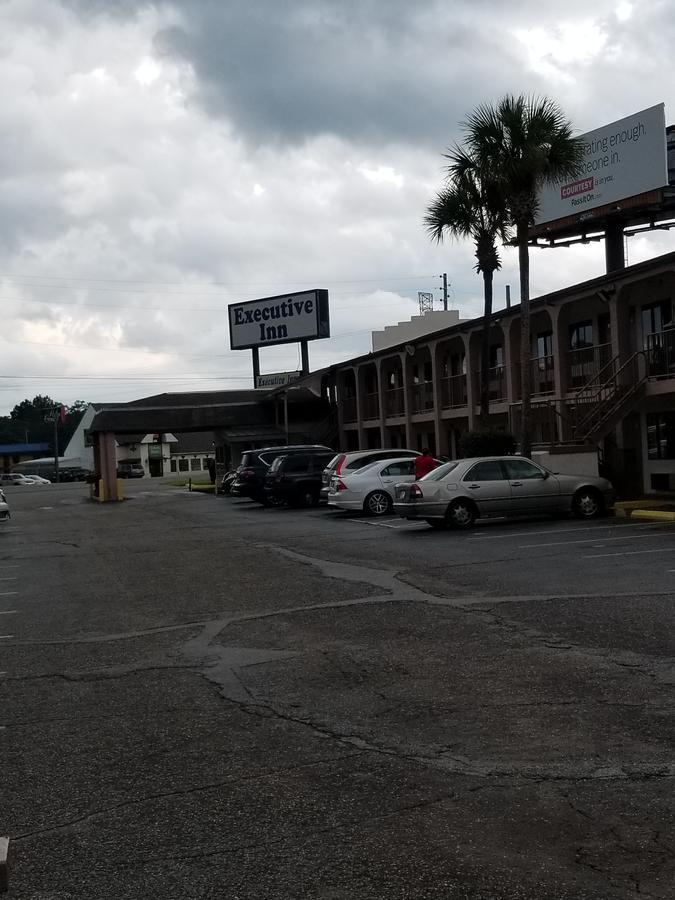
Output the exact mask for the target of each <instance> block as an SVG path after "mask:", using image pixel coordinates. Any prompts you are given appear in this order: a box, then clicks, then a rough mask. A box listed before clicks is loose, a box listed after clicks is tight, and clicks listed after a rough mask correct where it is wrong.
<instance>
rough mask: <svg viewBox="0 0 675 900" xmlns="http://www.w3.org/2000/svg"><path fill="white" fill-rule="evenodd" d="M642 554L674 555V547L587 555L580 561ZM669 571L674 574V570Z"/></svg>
mask: <svg viewBox="0 0 675 900" xmlns="http://www.w3.org/2000/svg"><path fill="white" fill-rule="evenodd" d="M642 553H675V547H658V548H657V549H655V550H619V552H618V553H589V554H586V555H584V556H582V557H581V558H582V559H598V558H599V557H601V556H637V555H639V554H642ZM671 571H673V572H675V569H672V570H671Z"/></svg>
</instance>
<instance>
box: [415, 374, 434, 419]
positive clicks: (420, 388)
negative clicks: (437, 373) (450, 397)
mask: <svg viewBox="0 0 675 900" xmlns="http://www.w3.org/2000/svg"><path fill="white" fill-rule="evenodd" d="M411 400H412V409H411V412H412V414H413V415H418V414H419V413H425V412H433V411H434V385H433V383H432V382H431V381H423V382H422V383H420V384H414V385H413V389H412V397H411Z"/></svg>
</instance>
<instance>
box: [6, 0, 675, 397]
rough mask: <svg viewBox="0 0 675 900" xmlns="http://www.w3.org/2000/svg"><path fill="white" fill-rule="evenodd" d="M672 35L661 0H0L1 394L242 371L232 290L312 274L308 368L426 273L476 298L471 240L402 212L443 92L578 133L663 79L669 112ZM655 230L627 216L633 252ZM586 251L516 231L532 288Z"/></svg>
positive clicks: (348, 352) (176, 383)
mask: <svg viewBox="0 0 675 900" xmlns="http://www.w3.org/2000/svg"><path fill="white" fill-rule="evenodd" d="M674 45H675V17H673V15H672V2H671V0H634V2H627V0H620V2H610V0H596V2H595V3H593V4H589V3H588V2H587V0H584V2H581V0H567V2H566V3H564V4H561V3H553V2H548V3H542V2H541V0H537V2H534V0H522V2H519V0H513V2H510V3H504V2H500V0H439V2H435V0H419V2H416V3H412V2H410V0H220V2H216V0H172V2H163V0H156V2H154V3H145V2H142V0H0V84H2V85H3V102H2V104H0V132H1V140H0V182H1V189H0V279H1V281H2V284H1V285H0V305H1V309H2V316H1V318H0V376H1V377H0V414H5V413H7V412H8V411H9V410H10V409H11V407H12V406H13V405H14V404H15V403H16V402H18V401H20V400H21V399H23V398H24V397H32V396H34V394H35V393H38V392H39V393H49V394H50V395H51V396H52V397H54V398H55V399H58V400H61V401H62V402H65V403H70V402H72V401H74V400H76V399H86V400H105V401H114V400H120V401H123V400H128V399H134V398H138V397H142V396H146V395H149V394H153V393H157V392H159V391H162V390H174V391H176V390H190V389H211V388H213V389H216V388H223V387H248V386H251V361H250V354H249V353H248V352H246V351H244V352H238V353H236V352H231V351H230V350H229V347H228V340H229V339H228V329H227V314H226V307H227V304H228V303H231V302H233V301H235V300H245V299H253V298H256V297H264V296H268V295H273V294H278V293H283V292H286V291H291V290H300V289H306V288H310V287H323V288H327V289H328V290H329V293H330V298H331V327H332V334H333V337H332V338H331V339H330V340H326V341H318V342H315V343H314V344H312V345H311V347H310V352H311V362H312V366H313V367H319V366H321V365H325V364H327V363H329V362H333V361H337V360H339V359H344V358H347V357H349V356H352V355H355V354H357V353H362V352H366V351H367V350H368V349H369V347H370V331H371V330H372V329H373V328H378V327H382V326H383V325H385V324H390V323H392V322H395V321H397V320H400V319H405V318H408V317H409V316H410V315H412V314H414V313H415V312H416V308H417V292H418V291H434V292H435V295H436V297H437V298H440V296H441V293H440V290H439V288H440V285H441V281H440V278H439V276H440V274H441V273H442V272H447V273H448V279H449V281H450V284H451V301H452V303H453V305H454V306H455V307H456V308H458V309H459V310H460V312H461V314H462V315H463V316H466V317H469V316H474V315H478V314H480V309H481V283H480V281H479V278H478V276H476V274H475V273H474V272H473V269H472V266H473V261H474V260H473V250H472V247H471V245H468V244H467V245H464V244H449V243H446V244H443V245H441V246H440V247H439V246H436V245H434V244H432V243H431V242H430V241H429V240H428V238H427V236H426V234H425V232H424V229H423V227H422V217H423V215H424V211H425V207H426V205H427V204H428V202H429V201H430V200H431V199H432V197H433V195H434V192H435V191H436V190H437V189H438V188H439V187H440V185H441V180H442V175H443V168H442V167H443V159H442V153H443V151H444V150H445V149H446V148H447V147H448V146H449V145H451V144H452V143H453V142H454V141H455V140H457V139H458V138H459V137H460V129H459V122H460V121H461V120H462V118H463V116H464V115H465V114H466V113H467V112H469V111H470V110H471V108H472V107H473V106H474V105H476V104H478V103H480V102H483V101H492V100H497V99H498V98H499V97H500V96H501V95H502V94H504V93H505V92H515V93H520V92H531V93H542V94H546V95H549V96H551V97H554V98H556V99H557V100H558V101H559V102H560V104H561V105H562V106H563V108H564V109H565V111H566V112H567V114H568V115H569V117H570V118H571V119H572V121H573V123H574V125H575V127H576V128H577V129H578V131H579V132H583V131H587V130H589V129H592V128H596V127H598V126H600V125H602V124H605V123H607V122H610V121H612V120H614V119H617V118H621V117H622V116H625V115H628V114H630V113H632V112H635V111H637V110H639V109H643V108H645V107H648V106H652V105H654V104H656V103H659V102H665V104H666V119H667V121H668V122H672V121H675V97H673V96H672V94H673V92H674V91H675V79H674V78H673V77H672V76H673V64H672V48H673V46H674ZM672 249H675V233H669V232H663V233H657V235H655V236H651V237H639V238H638V237H634V238H631V239H630V241H629V242H628V258H629V262H631V263H632V262H637V261H638V260H640V259H644V258H647V257H649V256H653V255H656V254H658V253H663V252H667V251H669V250H672ZM503 261H504V267H503V271H502V272H501V273H498V275H497V279H496V288H495V295H496V298H497V303H496V306H497V307H499V305H501V304H502V302H503V296H504V286H505V285H506V284H507V283H510V284H511V285H512V295H513V297H514V299H516V300H517V283H518V277H517V267H516V258H515V253H514V251H512V250H506V251H505V252H504V254H503ZM603 269H604V255H603V248H602V245H595V244H593V245H590V246H585V247H579V248H575V249H570V250H556V251H536V252H534V253H533V258H532V287H533V292H534V293H535V294H536V293H544V292H546V291H548V290H551V289H555V288H557V287H560V286H563V285H564V284H567V283H569V280H570V277H571V276H572V277H573V279H574V280H575V281H578V280H583V279H584V278H587V277H593V276H595V275H599V274H602V272H603ZM261 365H262V370H263V371H267V372H274V371H281V370H289V369H295V368H296V367H297V365H298V351H297V348H296V347H295V346H294V345H287V346H285V347H280V348H276V349H267V350H265V351H263V352H262V353H261Z"/></svg>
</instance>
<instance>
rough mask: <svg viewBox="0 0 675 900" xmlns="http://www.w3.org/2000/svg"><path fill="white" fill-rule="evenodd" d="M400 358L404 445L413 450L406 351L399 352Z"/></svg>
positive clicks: (410, 386)
mask: <svg viewBox="0 0 675 900" xmlns="http://www.w3.org/2000/svg"><path fill="white" fill-rule="evenodd" d="M399 356H400V358H401V374H402V376H403V415H404V417H405V445H406V447H407V448H408V450H414V449H415V448H414V447H413V428H412V422H411V420H410V410H411V409H412V404H411V402H410V391H411V388H412V385H411V384H410V378H409V374H410V373H409V369H410V366H409V365H408V360H409V359H410V357H409V356H408V354H407V353H400V354H399Z"/></svg>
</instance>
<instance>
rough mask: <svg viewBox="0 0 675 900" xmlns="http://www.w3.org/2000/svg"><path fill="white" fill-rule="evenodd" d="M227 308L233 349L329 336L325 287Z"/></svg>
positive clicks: (251, 301) (232, 304) (246, 348)
mask: <svg viewBox="0 0 675 900" xmlns="http://www.w3.org/2000/svg"><path fill="white" fill-rule="evenodd" d="M227 310H228V315H229V320H230V347H231V348H232V350H248V349H250V348H251V347H262V346H269V347H271V346H273V345H275V344H290V343H294V342H297V341H313V340H316V339H317V338H325V337H330V320H329V316H328V291H325V290H319V289H316V290H312V291H301V292H300V293H298V294H280V295H279V296H278V297H264V298H263V299H262V300H249V301H246V302H245V303H231V304H230V306H228V308H227Z"/></svg>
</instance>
